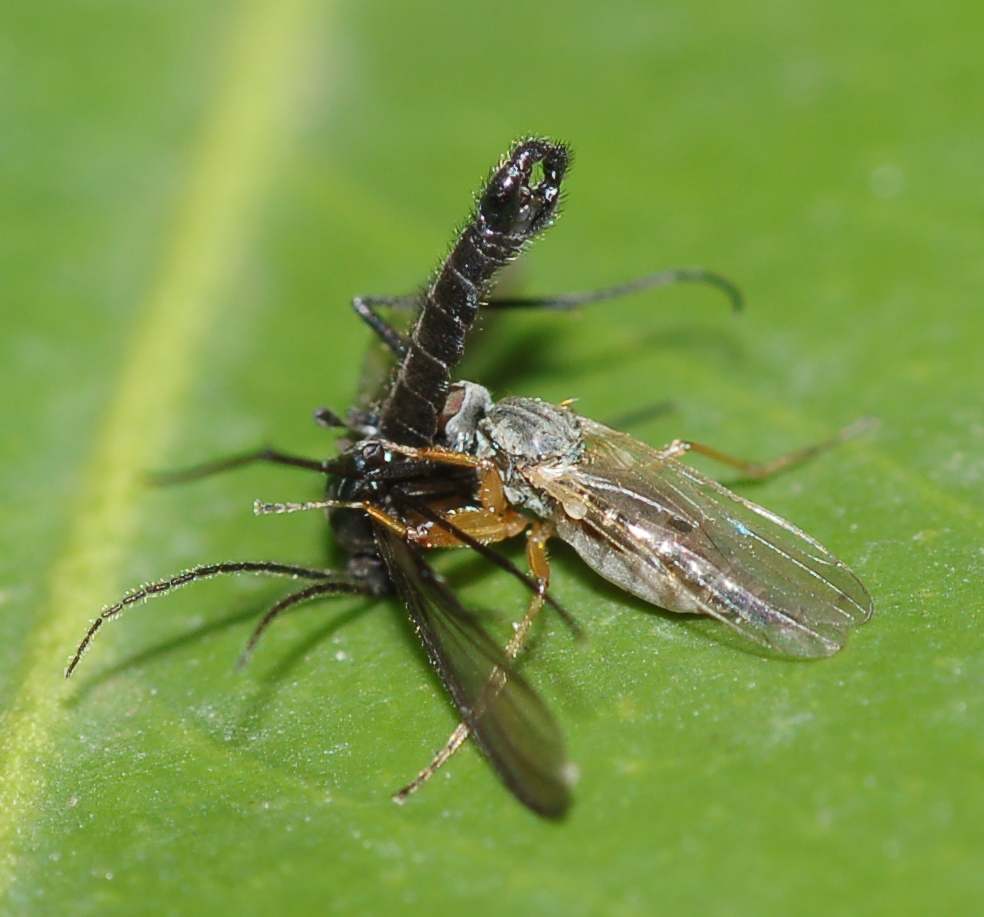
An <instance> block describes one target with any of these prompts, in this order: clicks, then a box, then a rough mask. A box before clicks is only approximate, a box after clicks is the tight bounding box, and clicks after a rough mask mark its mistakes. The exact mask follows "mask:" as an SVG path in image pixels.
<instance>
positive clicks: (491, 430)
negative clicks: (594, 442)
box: [476, 398, 584, 516]
mask: <svg viewBox="0 0 984 917" xmlns="http://www.w3.org/2000/svg"><path fill="white" fill-rule="evenodd" d="M476 454H477V455H478V457H479V458H489V459H492V460H493V461H494V462H495V464H496V466H497V467H498V469H499V473H500V475H501V476H502V482H503V485H504V487H505V491H506V499H507V500H509V502H510V503H511V504H512V505H513V506H522V507H525V508H527V509H529V510H530V511H531V512H534V513H536V514H537V515H539V516H549V515H550V513H551V505H550V504H551V500H550V498H549V497H547V495H546V494H545V493H544V492H543V490H542V489H541V488H540V487H537V486H536V483H535V481H536V479H537V478H542V476H543V475H550V474H554V473H557V474H560V473H562V472H563V469H564V468H568V467H570V466H572V465H576V464H577V463H578V462H579V461H580V460H581V457H582V455H583V454H584V436H583V433H582V431H581V422H580V419H579V418H578V416H577V415H576V414H573V413H571V412H570V411H568V410H566V409H565V408H561V407H557V405H553V404H549V403H548V402H546V401H541V400H540V399H539V398H504V399H503V400H502V401H500V402H498V403H497V404H495V405H493V406H492V407H491V408H490V409H489V410H488V411H487V412H486V414H485V417H484V418H483V419H482V420H481V421H479V423H478V429H477V432H476Z"/></svg>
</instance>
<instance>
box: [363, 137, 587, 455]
mask: <svg viewBox="0 0 984 917" xmlns="http://www.w3.org/2000/svg"><path fill="white" fill-rule="evenodd" d="M568 158H569V156H568V152H567V149H566V147H564V146H561V145H558V144H555V143H551V142H550V141H547V140H539V139H533V140H525V141H522V142H520V143H518V144H516V145H515V146H514V147H513V149H512V151H511V152H510V154H509V155H508V156H507V157H506V159H505V160H503V162H502V163H501V164H500V165H499V167H498V168H497V169H496V170H495V171H494V172H493V173H492V176H491V178H490V179H489V181H488V183H487V185H486V187H485V189H484V190H483V192H482V195H481V197H480V198H479V202H478V206H477V207H476V210H475V213H474V215H473V216H472V219H471V220H470V221H469V222H468V224H467V225H466V226H465V228H464V229H463V230H462V231H461V233H460V235H459V236H458V239H457V241H456V242H455V244H454V247H453V248H452V249H451V252H450V254H448V256H447V258H445V259H444V263H443V264H442V265H441V267H440V269H439V270H438V272H437V276H436V277H435V279H434V282H433V283H432V284H431V286H430V289H429V290H428V291H427V294H426V295H425V296H424V298H423V302H422V305H421V308H420V312H419V314H418V315H417V320H416V322H415V323H414V326H413V330H412V331H411V333H410V336H409V342H408V347H407V352H406V354H405V355H404V357H403V360H402V362H401V364H400V367H399V369H398V371H397V376H396V379H395V381H394V383H393V387H392V388H391V390H390V395H389V397H388V399H387V400H386V402H385V404H384V405H383V409H382V412H381V415H380V429H381V433H382V435H383V436H384V437H386V438H388V439H392V440H394V441H397V442H401V443H405V444H407V445H414V446H423V445H430V444H431V443H433V442H434V438H435V437H436V435H437V430H438V416H439V414H440V411H441V409H442V407H443V406H444V401H445V399H446V397H447V394H448V389H449V387H450V383H451V374H452V372H453V371H454V369H455V367H456V366H457V365H458V363H459V362H460V360H461V357H462V355H463V354H464V350H465V339H466V337H467V335H468V332H469V330H470V329H471V327H472V325H473V324H474V322H475V317H476V315H477V314H478V310H479V307H480V306H481V303H482V301H483V300H484V299H486V298H487V296H488V294H489V291H490V289H491V288H492V285H493V283H494V280H495V275H496V273H497V272H498V271H499V270H500V269H501V268H502V267H504V266H505V265H506V264H508V263H509V262H510V261H511V260H512V259H513V258H515V257H516V256H517V255H518V254H519V253H520V252H521V251H522V249H523V247H524V246H525V245H526V243H528V242H529V241H530V240H531V239H532V238H533V237H534V236H535V235H536V234H537V233H538V232H540V231H541V230H542V229H544V228H546V227H547V226H548V225H549V224H550V221H551V219H552V218H553V216H554V214H555V212H556V208H557V203H558V201H559V197H560V184H561V181H562V180H563V177H564V173H565V171H566V169H567V163H568ZM537 166H539V167H540V169H541V171H542V178H541V179H540V181H539V182H534V178H533V175H534V170H535V167H537Z"/></svg>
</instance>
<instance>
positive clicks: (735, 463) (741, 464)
mask: <svg viewBox="0 0 984 917" xmlns="http://www.w3.org/2000/svg"><path fill="white" fill-rule="evenodd" d="M875 425H876V421H874V420H873V419H871V418H868V417H864V418H862V419H861V420H858V421H855V422H854V423H852V424H849V425H848V426H846V427H844V428H843V429H841V430H838V431H837V432H836V433H835V434H834V435H833V436H831V437H829V438H828V439H825V440H823V441H822V442H819V443H813V444H812V445H809V446H804V447H803V448H801V449H794V450H793V451H792V452H787V453H785V454H784V455H779V456H776V458H774V459H770V460H769V461H767V462H749V461H747V460H745V459H740V458H736V457H735V456H733V455H730V454H728V453H727V452H722V451H721V450H720V449H715V448H714V447H713V446H706V445H704V444H703V443H695V442H690V441H689V440H683V439H675V440H674V441H673V442H672V443H670V444H669V445H668V446H667V447H666V448H665V449H661V450H660V453H661V454H662V455H664V456H665V457H666V458H676V457H677V456H679V455H683V454H684V453H686V452H696V453H697V454H698V455H704V456H706V457H707V458H709V459H713V460H714V461H715V462H720V463H721V464H722V465H729V466H730V467H732V468H737V469H738V470H739V471H740V472H741V473H742V474H743V475H744V476H745V477H746V478H751V479H754V480H762V479H763V478H767V477H770V476H771V475H774V474H777V473H778V472H780V471H783V470H785V469H786V468H789V467H790V466H791V465H799V464H800V463H801V462H805V461H807V460H808V459H811V458H813V457H814V456H815V455H818V454H819V453H821V452H826V451H827V450H828V449H832V448H833V447H834V446H837V445H840V443H843V442H846V441H847V440H849V439H853V438H854V437H855V436H860V435H861V434H862V433H865V432H867V431H868V430H870V429H872V427H874V426H875Z"/></svg>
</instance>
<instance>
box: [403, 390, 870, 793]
mask: <svg viewBox="0 0 984 917" xmlns="http://www.w3.org/2000/svg"><path fill="white" fill-rule="evenodd" d="M460 389H461V394H460V395H459V397H460V399H461V401H462V403H465V404H469V405H471V409H470V411H469V414H468V417H467V418H460V421H461V422H459V423H457V424H455V428H456V430H457V437H458V438H457V441H456V443H455V446H456V448H457V449H460V450H462V454H460V455H458V456H455V454H454V453H453V452H449V453H447V454H446V455H444V456H443V457H442V456H441V455H439V454H438V453H437V451H436V450H430V451H429V455H430V458H431V460H443V461H447V462H449V463H455V462H469V461H470V462H471V463H473V465H474V467H475V468H476V470H478V471H479V473H480V476H481V477H482V478H483V479H484V480H485V481H486V482H488V479H489V478H494V479H495V481H496V483H495V485H494V487H491V486H489V484H488V483H486V490H487V491H488V492H492V491H493V490H494V492H495V493H497V494H498V497H499V501H500V502H499V503H498V504H494V505H491V506H490V507H489V510H490V511H491V512H496V513H499V514H500V515H501V516H502V517H503V518H507V517H509V516H510V515H512V514H519V515H520V516H522V517H525V519H526V520H527V522H528V523H529V524H531V525H532V526H533V528H532V534H533V536H534V537H533V538H531V540H530V543H531V544H532V543H534V542H535V543H536V549H537V551H538V552H539V555H540V560H539V567H540V570H541V572H540V574H539V575H540V577H541V578H542V579H543V580H544V581H546V580H547V578H548V576H549V570H548V568H547V566H546V543H547V541H548V539H549V538H551V537H553V536H556V537H558V538H560V539H561V540H562V541H565V542H566V543H567V544H569V545H570V546H571V547H572V548H574V550H575V551H576V552H577V553H578V555H579V556H580V557H581V559H582V560H583V561H584V562H585V563H586V564H587V565H588V566H589V567H591V568H592V569H593V570H594V571H595V572H596V573H598V574H599V575H600V576H602V577H604V578H605V579H606V580H608V581H609V582H611V583H613V584H615V585H616V586H618V587H620V588H621V589H624V590H625V591H626V592H630V593H632V594H633V595H636V596H638V597H639V598H641V599H643V600H645V601H647V602H650V603H651V604H653V605H656V606H659V607H660V608H663V609H666V610H668V611H674V612H681V613H687V614H700V615H706V616H709V617H711V618H715V619H716V620H718V621H720V622H722V623H723V624H725V625H727V626H728V627H730V628H732V629H733V630H734V631H736V632H737V633H738V634H739V635H740V636H741V637H743V638H744V639H745V640H747V641H750V642H752V643H754V644H757V645H759V646H760V647H763V648H764V649H766V650H769V651H771V652H773V653H776V654H779V655H781V656H788V657H797V658H807V659H809V658H817V657H823V656H830V655H832V654H833V653H836V652H837V651H838V650H839V649H841V647H843V645H844V643H845V641H846V639H847V635H848V632H849V631H850V629H851V628H852V627H855V626H857V625H859V624H862V623H864V622H865V621H867V620H868V618H870V617H871V614H872V611H873V607H872V602H871V598H870V596H869V595H868V592H867V590H866V589H865V587H864V586H863V585H862V583H861V581H860V580H859V579H858V577H857V576H856V575H855V574H854V573H853V572H852V571H851V570H850V569H849V568H848V567H847V566H845V565H844V564H843V563H842V562H841V561H840V560H838V559H837V558H836V557H834V555H833V554H831V553H830V551H828V550H827V549H826V548H825V547H824V546H823V545H822V544H820V543H819V542H818V541H816V540H815V539H813V538H811V537H810V536H809V535H807V534H806V533H805V532H803V531H801V530H800V529H798V528H797V527H796V526H794V525H792V524H791V523H790V522H787V521H786V520H785V519H783V518H781V517H780V516H778V515H776V514H775V513H773V512H771V511H769V510H767V509H765V508H764V507H761V506H759V505H758V504H756V503H753V502H752V501H751V500H746V499H745V498H743V497H740V496H738V495H737V494H735V493H732V492H731V491H730V490H728V488H726V487H724V486H723V485H722V484H719V483H718V482H717V481H714V480H712V479H711V478H708V477H706V476H705V475H703V474H701V473H700V472H698V471H696V470H695V469H693V468H691V467H689V466H687V465H685V464H683V463H682V462H680V461H679V459H680V458H681V457H682V456H684V455H685V454H687V453H688V452H691V451H693V452H697V453H700V454H703V455H706V456H708V457H710V458H713V459H715V460H717V461H719V462H723V463H725V464H729V465H732V466H734V467H736V468H739V469H740V470H741V471H742V472H743V473H744V474H745V475H746V476H747V477H758V478H761V477H765V476H767V475H769V474H773V473H775V472H776V471H779V470H781V469H782V468H785V467H788V466H789V465H791V464H793V463H796V462H800V461H803V460H804V459H806V458H808V457H810V456H811V455H813V454H815V453H816V452H818V451H820V450H822V449H825V448H828V447H830V446H832V445H834V444H835V443H836V442H839V441H842V440H844V439H847V438H849V437H852V436H854V435H856V434H857V433H859V432H861V430H862V429H863V428H864V427H866V426H867V425H868V422H867V421H862V422H859V423H858V424H854V425H852V426H851V427H847V428H845V429H844V430H842V431H841V432H840V433H839V434H838V435H837V436H836V437H835V438H834V439H832V440H829V441H827V442H825V443H821V444H818V445H816V446H813V447H810V448H807V449H802V450H799V451H797V452H793V453H789V454H788V455H786V456H783V457H781V458H779V459H777V460H774V461H772V462H769V463H767V464H763V465H755V464H751V463H748V462H743V461H741V460H739V459H735V458H733V457H731V456H729V455H726V454H725V453H722V452H719V451H718V450H716V449H712V448H710V447H708V446H704V445H702V444H700V443H693V442H687V441H683V440H675V441H673V442H672V443H670V444H669V445H667V446H665V447H664V448H662V449H653V448H652V447H650V446H647V445H645V444H643V443H641V442H639V441H638V440H635V439H633V438H632V437H631V436H628V435H626V434H625V433H620V432H618V431H616V430H612V429H611V428H609V427H606V426H604V425H603V424H600V423H596V422H595V421H593V420H590V419H588V418H587V417H582V416H580V415H578V414H576V413H574V412H573V411H571V410H570V409H569V408H568V407H567V406H566V405H559V406H558V405H553V404H549V403H547V402H545V401H541V400H539V399H536V398H518V397H515V398H505V399H503V400H501V401H499V402H498V403H493V401H492V398H491V396H490V395H489V393H488V391H487V390H486V389H484V388H483V387H482V386H479V385H476V384H474V383H471V382H463V383H461V384H460ZM476 406H477V407H476ZM404 452H405V453H406V454H408V455H417V456H421V455H422V453H421V452H419V451H417V450H404ZM435 523H438V524H439V520H437V519H436V518H434V517H433V516H431V517H430V520H429V522H428V523H426V524H427V525H432V524H435ZM514 527H515V525H514ZM538 611H539V606H538V605H536V604H535V603H532V604H531V606H530V610H529V611H528V613H527V618H526V619H524V621H523V622H522V624H521V626H520V627H518V628H517V635H516V637H515V638H514V640H513V641H512V643H511V644H510V646H509V647H508V650H509V652H510V655H515V654H516V653H517V652H518V650H519V648H520V647H521V645H522V642H523V640H524V639H525V635H526V634H527V633H528V631H529V627H530V624H531V618H532V616H533V615H535V614H536V613H537V612H538ZM467 736H468V729H467V723H464V724H462V725H461V726H459V728H458V729H457V730H456V731H455V732H454V733H453V734H452V735H451V737H450V738H449V740H448V742H447V743H446V744H445V746H444V747H443V748H442V749H441V751H439V752H438V753H437V755H436V756H435V758H434V760H433V761H432V762H431V764H430V765H429V766H428V767H426V768H425V769H424V770H422V771H421V772H420V774H419V775H418V777H417V778H416V779H415V780H414V781H413V782H412V783H410V784H408V785H407V786H406V787H405V788H404V789H403V790H401V792H400V794H398V795H399V798H401V799H402V798H405V797H406V796H408V795H409V794H411V793H413V792H415V791H416V790H417V789H418V788H419V787H420V786H421V785H422V784H423V783H424V782H425V781H426V780H427V779H429V778H430V777H431V776H432V775H433V773H434V772H435V771H436V770H437V768H439V767H440V766H442V765H443V764H444V763H445V762H446V761H447V760H448V758H450V756H451V755H452V754H453V753H454V752H455V751H456V750H457V748H458V747H459V746H460V745H461V743H462V742H463V741H464V740H465V739H466V738H467Z"/></svg>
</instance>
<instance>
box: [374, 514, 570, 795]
mask: <svg viewBox="0 0 984 917" xmlns="http://www.w3.org/2000/svg"><path fill="white" fill-rule="evenodd" d="M552 535H553V528H552V526H551V525H550V524H549V523H546V522H540V521H536V522H532V523H531V524H530V530H529V531H528V532H527V533H526V559H527V563H528V564H529V567H530V572H531V573H532V574H533V576H534V577H535V578H536V581H537V584H538V585H539V589H538V591H537V593H536V594H535V595H534V596H533V597H532V598H531V599H530V604H529V606H528V607H527V609H526V614H525V615H523V618H522V620H520V621H519V623H518V624H516V625H515V629H514V632H513V635H512V639H511V640H510V641H509V643H508V644H506V650H505V654H506V658H507V659H509V660H512V659H515V658H516V656H517V655H519V653H520V651H521V650H522V648H523V646H524V645H525V643H526V640H527V638H528V637H529V633H530V629H531V628H532V627H533V622H534V621H535V620H536V617H537V615H538V614H539V613H540V610H541V609H542V608H543V596H544V595H545V594H546V591H547V587H548V586H549V584H550V559H549V557H548V556H547V541H548V540H549V539H550V537H551V536H552ZM505 683H506V673H505V672H504V671H503V670H502V669H500V668H495V669H493V670H492V674H491V675H490V676H489V680H488V682H487V684H486V691H488V692H491V696H490V699H491V698H494V697H495V695H496V694H498V692H499V691H501V690H502V686H503V685H504V684H505ZM479 715H481V712H480V711H479ZM470 732H471V730H470V729H469V728H468V726H467V725H466V724H465V723H459V724H458V726H457V728H456V729H455V731H454V732H452V733H451V735H450V736H449V737H448V740H447V742H445V743H444V745H443V746H442V747H441V748H440V749H439V750H438V752H437V754H435V755H434V757H433V758H432V759H431V761H430V763H429V764H428V765H427V766H426V767H425V768H424V769H423V770H421V771H420V773H419V774H417V776H416V777H414V778H413V780H411V781H410V783H408V784H407V785H406V786H405V787H403V788H402V789H401V790H399V791H398V792H396V793H394V794H393V801H394V802H396V803H399V804H400V805H402V804H403V803H404V802H406V801H407V799H408V798H409V797H410V796H412V795H413V794H414V793H416V792H417V790H419V789H420V788H421V787H422V786H423V785H424V784H425V783H426V782H427V781H428V780H430V778H431V777H433V776H434V774H436V773H437V771H438V770H440V768H442V767H443V766H444V765H445V764H446V763H447V762H448V761H449V760H450V759H451V757H452V756H453V755H454V753H455V752H456V751H457V750H458V749H459V748H461V746H462V745H463V744H464V742H465V739H467V738H468V736H469V734H470Z"/></svg>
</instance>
